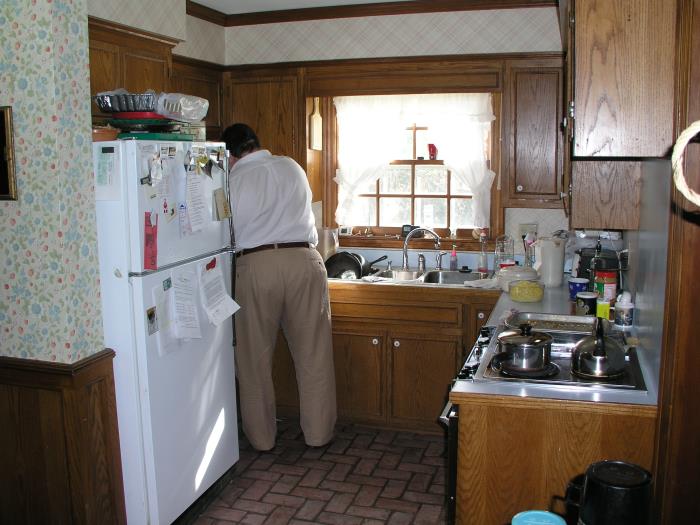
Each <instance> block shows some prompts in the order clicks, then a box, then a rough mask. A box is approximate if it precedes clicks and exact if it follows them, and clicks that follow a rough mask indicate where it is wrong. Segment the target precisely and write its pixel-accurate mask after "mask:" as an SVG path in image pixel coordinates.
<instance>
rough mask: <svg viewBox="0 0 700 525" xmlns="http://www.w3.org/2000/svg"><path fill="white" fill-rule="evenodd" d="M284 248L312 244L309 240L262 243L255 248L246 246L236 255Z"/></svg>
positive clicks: (306, 246) (302, 246) (305, 246)
mask: <svg viewBox="0 0 700 525" xmlns="http://www.w3.org/2000/svg"><path fill="white" fill-rule="evenodd" d="M282 248H311V245H310V244H309V243H308V242H278V243H275V244H261V245H260V246H256V247H255V248H246V249H245V250H241V251H239V252H236V257H242V256H244V255H248V254H249V253H253V252H260V251H262V250H280V249H282Z"/></svg>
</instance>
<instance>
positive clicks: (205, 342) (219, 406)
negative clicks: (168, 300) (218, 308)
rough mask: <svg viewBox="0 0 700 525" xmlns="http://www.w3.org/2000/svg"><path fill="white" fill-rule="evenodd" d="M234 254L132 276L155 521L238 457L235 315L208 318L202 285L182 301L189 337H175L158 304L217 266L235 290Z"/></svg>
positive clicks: (174, 512) (175, 512)
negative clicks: (232, 274)
mask: <svg viewBox="0 0 700 525" xmlns="http://www.w3.org/2000/svg"><path fill="white" fill-rule="evenodd" d="M230 259H231V255H230V254H228V253H226V254H220V255H218V256H216V257H207V258H205V259H200V260H197V261H194V262H191V263H187V264H184V265H180V266H177V267H175V268H171V269H168V270H165V271H160V272H156V273H153V274H149V275H147V276H145V277H138V278H136V277H132V278H131V279H130V282H131V283H132V288H133V302H134V320H135V322H134V324H135V331H136V334H137V336H136V339H137V360H138V374H139V385H140V412H141V427H142V429H143V448H144V458H145V475H146V484H147V492H148V506H149V513H150V521H149V523H154V524H156V523H161V524H167V523H171V522H172V521H173V520H174V519H175V518H177V517H178V516H179V515H180V514H181V513H182V512H183V511H185V510H186V509H187V507H188V506H190V505H191V504H192V503H193V502H194V501H195V500H196V499H197V498H198V497H199V496H201V495H202V493H203V492H204V491H205V490H206V489H207V488H209V487H210V486H211V485H212V484H213V483H214V482H215V481H216V480H217V479H218V478H220V477H221V476H222V475H223V474H224V473H225V472H226V471H227V470H228V469H229V468H231V466H233V465H234V463H236V461H238V457H239V451H238V427H237V416H236V412H237V411H236V388H235V369H234V349H233V337H232V322H231V318H230V317H228V318H227V319H226V320H224V321H223V322H221V323H220V324H219V325H218V326H216V325H214V324H212V323H211V322H209V320H208V317H207V314H206V312H205V310H204V309H203V306H202V304H203V303H202V301H201V299H200V296H199V293H200V290H199V289H197V290H196V291H195V292H194V293H195V295H194V296H193V297H192V302H191V303H189V305H188V304H187V303H185V304H183V305H180V308H183V309H185V310H188V312H187V314H188V316H189V318H190V321H189V323H188V327H187V330H189V332H188V335H190V336H191V337H190V338H177V337H175V335H174V334H175V332H173V330H172V326H170V327H169V326H168V319H167V318H168V315H169V314H168V313H167V312H166V311H160V309H161V308H163V295H164V290H165V292H167V291H172V288H173V287H175V286H176V284H177V280H178V279H190V280H192V279H194V280H193V281H192V282H195V283H196V282H197V278H196V276H197V273H198V272H206V271H212V269H213V268H215V267H216V268H218V269H219V270H221V272H222V275H223V278H224V282H225V286H226V289H227V290H228V293H230V289H231V288H230ZM185 293H186V290H185ZM154 308H155V310H154ZM171 313H172V312H171ZM194 318H196V321H195V320H194ZM195 325H198V326H199V329H198V330H195V329H194V326H195ZM196 331H198V332H199V334H195V333H194V332H196Z"/></svg>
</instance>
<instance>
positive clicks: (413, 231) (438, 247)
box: [401, 228, 440, 270]
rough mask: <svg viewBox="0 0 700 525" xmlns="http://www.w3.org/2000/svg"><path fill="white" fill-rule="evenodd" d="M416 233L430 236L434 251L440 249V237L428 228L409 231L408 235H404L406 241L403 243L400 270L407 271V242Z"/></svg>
mask: <svg viewBox="0 0 700 525" xmlns="http://www.w3.org/2000/svg"><path fill="white" fill-rule="evenodd" d="M418 232H425V233H427V234H430V235H432V237H433V239H435V249H436V250H439V249H440V236H439V235H438V234H437V233H435V232H434V231H433V230H431V229H430V228H416V229H415V230H411V231H410V232H408V235H406V239H405V240H404V241H403V264H402V266H401V269H402V270H408V241H410V240H411V239H412V238H413V237H415V236H416V235H417V234H418Z"/></svg>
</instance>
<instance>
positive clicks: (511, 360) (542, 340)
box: [498, 323, 552, 372]
mask: <svg viewBox="0 0 700 525" xmlns="http://www.w3.org/2000/svg"><path fill="white" fill-rule="evenodd" d="M498 349H499V352H500V353H502V354H506V357H505V358H502V359H501V361H502V362H505V361H507V362H508V367H509V368H510V369H511V370H519V371H523V372H532V371H539V370H544V369H545V368H546V367H547V365H549V362H550V356H551V352H552V336H551V335H549V334H546V333H544V332H533V331H532V325H530V324H527V323H523V324H521V325H520V326H519V327H518V328H517V329H515V330H506V331H504V332H501V334H500V335H499V336H498Z"/></svg>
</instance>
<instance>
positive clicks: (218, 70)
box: [171, 57, 223, 140]
mask: <svg viewBox="0 0 700 525" xmlns="http://www.w3.org/2000/svg"><path fill="white" fill-rule="evenodd" d="M222 75H223V67H221V66H217V65H216V64H210V63H207V62H199V61H196V60H192V59H188V58H182V57H173V75H172V80H171V87H172V90H173V91H174V92H176V93H184V94H187V95H194V96H196V97H202V98H205V99H207V100H208V101H209V110H208V111H207V115H206V117H204V123H205V125H206V128H207V140H219V138H220V137H221V132H222V131H223V128H222V124H221V122H222V119H221V109H222V105H221V96H222V91H223V84H222V82H223V79H222Z"/></svg>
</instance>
